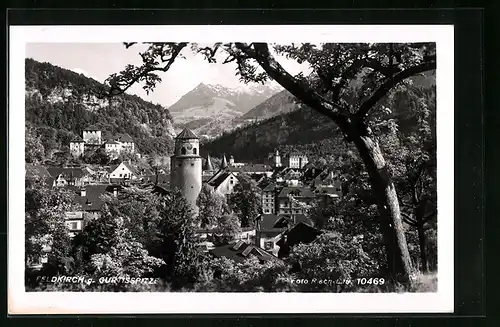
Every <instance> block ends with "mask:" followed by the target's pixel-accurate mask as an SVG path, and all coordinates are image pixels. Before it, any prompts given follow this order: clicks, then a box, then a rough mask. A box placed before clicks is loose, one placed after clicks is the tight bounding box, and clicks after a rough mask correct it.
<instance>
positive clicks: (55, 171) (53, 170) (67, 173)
mask: <svg viewBox="0 0 500 327" xmlns="http://www.w3.org/2000/svg"><path fill="white" fill-rule="evenodd" d="M47 171H48V172H49V174H50V176H52V177H57V176H59V175H61V174H62V175H63V176H64V177H73V178H81V177H83V176H84V175H85V173H84V171H83V169H81V168H59V167H50V168H47Z"/></svg>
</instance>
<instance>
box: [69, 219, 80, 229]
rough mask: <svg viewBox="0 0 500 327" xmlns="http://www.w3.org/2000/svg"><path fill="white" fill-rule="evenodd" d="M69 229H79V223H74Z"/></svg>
mask: <svg viewBox="0 0 500 327" xmlns="http://www.w3.org/2000/svg"><path fill="white" fill-rule="evenodd" d="M69 229H71V230H76V229H78V223H77V222H76V221H72V222H71V225H70V227H69Z"/></svg>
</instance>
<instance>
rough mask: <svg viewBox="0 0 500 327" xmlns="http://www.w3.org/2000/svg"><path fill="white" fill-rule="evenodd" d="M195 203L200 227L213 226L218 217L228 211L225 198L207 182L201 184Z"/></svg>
mask: <svg viewBox="0 0 500 327" xmlns="http://www.w3.org/2000/svg"><path fill="white" fill-rule="evenodd" d="M196 205H197V206H198V208H199V213H198V219H199V220H200V225H201V227H202V228H205V227H210V226H215V225H216V223H217V221H218V219H219V218H220V217H222V215H223V214H225V213H227V211H228V207H227V203H226V198H225V197H224V196H223V195H221V194H219V193H217V192H215V191H214V189H213V188H212V187H210V186H209V185H208V184H203V186H202V188H201V191H200V194H199V195H198V199H197V200H196Z"/></svg>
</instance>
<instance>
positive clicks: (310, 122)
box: [201, 73, 435, 162]
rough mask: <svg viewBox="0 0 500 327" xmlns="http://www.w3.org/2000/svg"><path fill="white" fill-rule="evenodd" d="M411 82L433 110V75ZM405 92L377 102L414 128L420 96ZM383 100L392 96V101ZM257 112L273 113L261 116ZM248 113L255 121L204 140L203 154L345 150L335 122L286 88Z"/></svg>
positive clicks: (314, 154)
mask: <svg viewBox="0 0 500 327" xmlns="http://www.w3.org/2000/svg"><path fill="white" fill-rule="evenodd" d="M411 85H412V86H411V87H412V88H415V90H421V91H417V92H421V100H422V101H424V102H426V103H427V105H428V106H429V109H430V110H431V111H433V112H435V76H434V75H433V74H432V73H427V74H425V75H423V76H416V77H413V78H411ZM407 94H408V93H407V92H399V93H398V96H397V98H394V99H392V98H391V100H389V98H386V99H384V100H383V101H381V102H380V103H379V106H382V105H388V106H389V107H390V108H391V110H392V112H391V113H390V114H387V115H385V117H384V118H383V119H391V118H392V119H395V120H397V123H398V126H399V130H400V131H401V132H403V133H406V132H407V131H409V130H412V129H414V128H415V126H417V120H418V119H419V118H418V117H417V116H416V115H415V113H414V112H411V110H412V109H411V108H410V107H412V106H415V105H416V104H414V103H415V102H418V101H415V99H410V101H408V99H407ZM277 99H278V100H277ZM387 101H391V104H388V103H387ZM405 101H406V102H405ZM287 111H288V112H287ZM261 115H263V116H264V117H266V116H269V115H274V116H273V117H271V118H269V119H266V120H262V121H259V119H258V117H262V116H261ZM245 116H247V115H243V116H242V117H241V118H243V117H245ZM248 116H250V117H255V118H256V119H255V120H254V122H253V123H250V124H248V125H246V126H244V127H241V128H237V129H235V130H233V131H228V132H225V133H223V135H222V136H220V137H218V138H216V139H214V140H211V141H209V142H205V143H204V144H203V146H202V147H201V152H202V155H204V156H206V154H208V153H210V155H211V156H216V157H221V156H222V154H224V153H225V154H228V155H229V154H231V155H234V157H235V159H236V160H237V161H240V160H241V161H249V162H262V161H263V160H266V158H267V156H268V154H269V153H271V152H273V151H274V150H275V149H276V148H278V149H280V151H281V152H284V153H286V152H288V151H291V150H297V151H301V152H304V153H306V154H307V155H308V156H310V157H311V158H313V159H314V158H318V157H321V156H324V155H325V156H327V155H334V156H343V155H344V154H345V153H346V151H348V150H349V147H348V145H347V143H346V142H345V140H344V137H343V136H342V134H341V133H340V131H339V130H338V128H337V126H336V125H335V124H334V123H333V121H331V120H330V119H326V118H325V117H324V116H323V115H320V114H318V113H317V112H315V111H313V110H312V109H310V108H308V107H305V106H300V105H299V104H297V103H296V101H295V99H294V98H293V96H291V95H289V94H287V92H286V91H284V92H280V93H278V94H276V95H275V96H273V97H272V98H270V99H269V100H267V101H265V102H264V103H263V104H261V105H259V106H257V107H256V108H255V110H251V111H249V112H248ZM248 116H247V117H248ZM433 125H434V126H435V122H433Z"/></svg>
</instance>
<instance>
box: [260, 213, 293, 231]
mask: <svg viewBox="0 0 500 327" xmlns="http://www.w3.org/2000/svg"><path fill="white" fill-rule="evenodd" d="M281 218H282V217H281V216H279V215H275V214H261V215H259V216H258V217H257V228H256V229H257V230H259V231H277V232H281V231H284V230H286V226H285V227H283V226H276V223H277V222H278V221H279V220H280V219H281Z"/></svg>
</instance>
